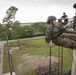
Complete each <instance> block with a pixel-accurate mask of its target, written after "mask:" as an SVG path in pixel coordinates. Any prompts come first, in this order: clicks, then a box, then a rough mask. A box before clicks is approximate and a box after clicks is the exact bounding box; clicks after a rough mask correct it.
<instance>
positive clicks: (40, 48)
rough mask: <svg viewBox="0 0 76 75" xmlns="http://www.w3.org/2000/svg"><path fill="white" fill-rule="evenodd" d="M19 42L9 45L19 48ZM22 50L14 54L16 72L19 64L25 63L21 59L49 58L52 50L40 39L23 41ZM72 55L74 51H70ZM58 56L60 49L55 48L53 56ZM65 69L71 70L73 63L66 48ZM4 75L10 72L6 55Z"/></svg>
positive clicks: (21, 42) (22, 74) (24, 74)
mask: <svg viewBox="0 0 76 75" xmlns="http://www.w3.org/2000/svg"><path fill="white" fill-rule="evenodd" d="M17 44H18V43H17V42H11V43H10V44H9V45H11V46H18V45H17ZM20 44H21V48H22V50H18V49H15V50H14V51H13V54H12V58H13V65H14V70H16V68H17V64H19V63H20V62H21V61H23V62H24V60H21V57H22V56H23V55H25V54H29V55H44V56H46V57H47V56H49V51H50V48H49V46H48V44H47V43H46V42H45V39H44V38H39V39H31V40H21V41H20ZM69 51H70V52H71V53H72V50H71V49H70V50H69ZM57 55H58V47H57V46H54V47H53V48H52V56H56V57H57ZM63 59H64V62H63V63H64V68H65V69H68V68H71V63H72V57H71V56H70V55H69V53H68V52H67V51H66V48H64V58H63ZM3 68H4V71H3V72H4V73H6V72H8V71H9V67H8V61H7V55H6V54H4V67H3ZM31 73H32V71H29V72H28V71H27V72H25V71H23V73H21V74H19V75H31Z"/></svg>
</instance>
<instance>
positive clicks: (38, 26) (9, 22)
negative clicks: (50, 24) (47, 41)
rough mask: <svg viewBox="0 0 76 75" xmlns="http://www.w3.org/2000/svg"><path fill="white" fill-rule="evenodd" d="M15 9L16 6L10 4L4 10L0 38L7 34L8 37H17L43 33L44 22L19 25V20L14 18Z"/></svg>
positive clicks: (44, 28)
mask: <svg viewBox="0 0 76 75" xmlns="http://www.w3.org/2000/svg"><path fill="white" fill-rule="evenodd" d="M17 11H18V8H16V7H15V6H11V7H10V8H9V9H8V10H7V11H6V15H5V17H4V18H3V19H2V24H1V23H0V39H2V40H5V39H6V37H7V36H8V39H17V38H26V37H34V36H42V35H45V30H46V26H47V25H46V23H45V22H36V23H33V24H31V25H30V26H29V25H24V26H21V25H20V22H19V21H18V20H16V18H15V16H16V12H17Z"/></svg>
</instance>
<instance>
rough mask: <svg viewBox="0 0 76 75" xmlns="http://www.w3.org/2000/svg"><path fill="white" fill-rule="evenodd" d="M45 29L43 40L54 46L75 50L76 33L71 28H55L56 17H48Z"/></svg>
mask: <svg viewBox="0 0 76 75" xmlns="http://www.w3.org/2000/svg"><path fill="white" fill-rule="evenodd" d="M47 24H48V26H47V29H46V33H45V40H46V42H47V43H49V45H50V42H51V40H52V42H53V43H54V44H56V45H59V46H63V47H67V48H71V49H76V32H75V31H74V30H73V29H72V28H68V27H67V28H65V29H64V28H60V27H58V26H56V17H55V16H49V17H48V19H47Z"/></svg>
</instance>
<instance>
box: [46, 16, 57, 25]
mask: <svg viewBox="0 0 76 75" xmlns="http://www.w3.org/2000/svg"><path fill="white" fill-rule="evenodd" d="M53 20H56V17H55V16H49V17H48V19H47V23H48V24H49V23H50V21H53Z"/></svg>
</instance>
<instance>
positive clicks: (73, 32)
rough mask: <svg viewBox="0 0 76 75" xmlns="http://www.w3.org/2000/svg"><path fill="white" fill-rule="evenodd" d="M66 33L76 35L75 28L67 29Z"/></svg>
mask: <svg viewBox="0 0 76 75" xmlns="http://www.w3.org/2000/svg"><path fill="white" fill-rule="evenodd" d="M64 33H72V34H76V31H75V30H74V29H73V28H71V27H67V28H66V29H65V31H64Z"/></svg>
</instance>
